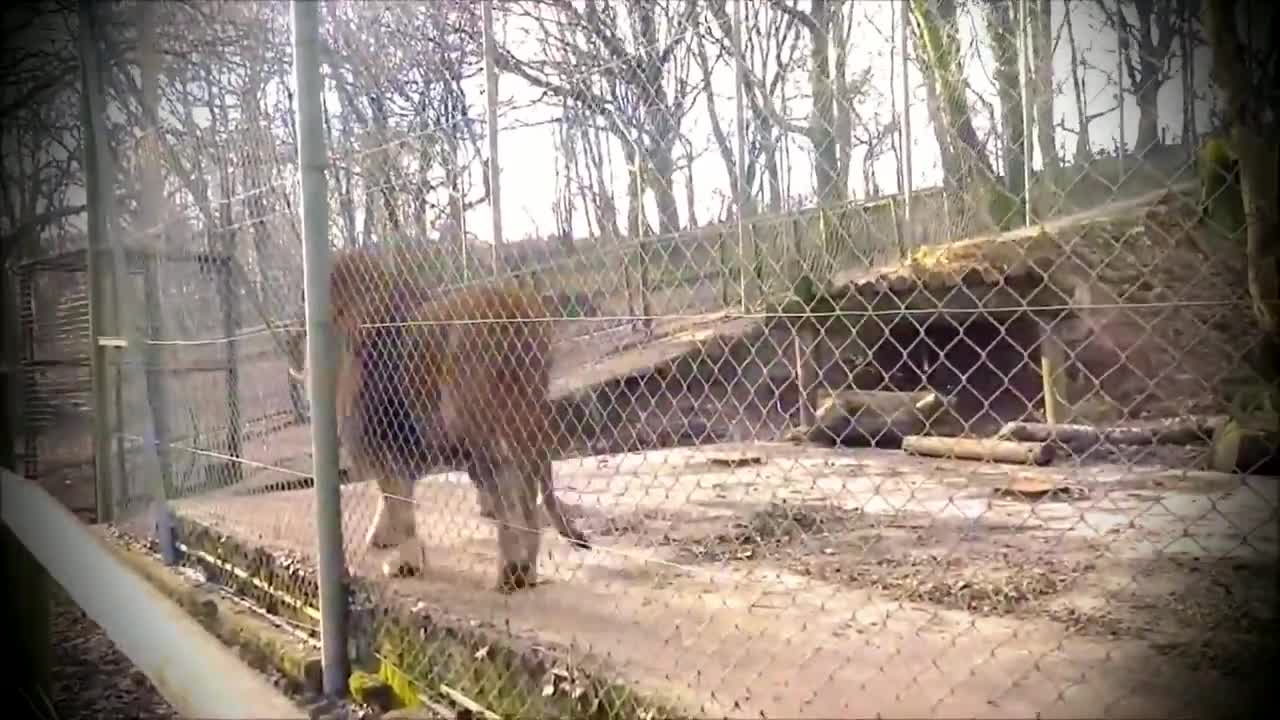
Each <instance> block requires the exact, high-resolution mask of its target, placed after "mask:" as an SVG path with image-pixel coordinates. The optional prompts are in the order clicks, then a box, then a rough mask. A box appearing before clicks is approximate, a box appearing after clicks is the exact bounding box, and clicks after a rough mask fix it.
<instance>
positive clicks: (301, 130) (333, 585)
mask: <svg viewBox="0 0 1280 720" xmlns="http://www.w3.org/2000/svg"><path fill="white" fill-rule="evenodd" d="M293 73H294V87H295V88H296V92H295V93H294V97H296V98H297V100H296V103H297V104H296V107H295V108H294V112H295V113H296V116H297V126H298V167H299V169H300V170H301V173H302V183H301V198H300V203H299V204H300V207H301V211H302V240H303V266H302V267H303V285H304V286H305V287H306V304H307V373H308V383H307V385H308V388H309V394H310V402H311V447H312V453H311V455H312V474H313V476H314V477H315V488H316V530H317V537H316V542H317V545H318V555H319V557H320V562H319V568H318V569H319V585H320V642H321V646H322V650H321V655H322V660H323V667H324V692H325V694H326V695H329V696H330V697H341V696H342V695H343V694H344V693H345V692H346V684H347V675H348V670H349V668H348V661H347V633H346V592H345V588H344V587H343V574H344V560H345V558H344V555H343V550H342V508H341V504H340V503H341V495H340V493H339V488H338V423H337V405H336V394H337V387H336V382H335V380H336V369H337V368H336V364H335V356H336V354H337V352H336V351H337V345H336V343H335V340H334V337H333V322H332V318H331V315H330V307H329V274H330V271H331V269H332V268H331V264H332V260H331V258H330V257H329V229H328V221H329V207H328V205H329V201H328V189H327V186H326V183H327V178H326V176H325V167H326V164H327V161H328V158H327V156H326V153H327V150H326V148H325V142H324V118H323V117H322V116H321V112H322V111H321V108H320V94H321V93H322V92H323V90H324V86H323V84H322V81H321V77H320V3H318V2H297V1H296V0H295V2H294V3H293Z"/></svg>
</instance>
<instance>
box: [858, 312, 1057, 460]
mask: <svg viewBox="0 0 1280 720" xmlns="http://www.w3.org/2000/svg"><path fill="white" fill-rule="evenodd" d="M1038 338H1039V328H1038V326H1037V324H1036V323H1035V322H1034V320H1033V319H1032V318H1030V317H1028V316H1026V315H1025V314H1007V315H1005V316H1004V317H999V316H994V315H991V314H983V313H970V314H965V315H961V314H959V313H952V314H949V315H943V314H941V313H939V314H935V315H932V316H927V317H920V318H912V317H906V318H901V319H899V320H897V321H895V322H894V323H893V324H892V325H890V327H889V328H888V331H887V332H886V334H885V337H884V339H883V340H882V341H881V342H880V344H879V345H878V346H877V347H876V348H875V349H874V350H873V351H872V359H873V361H874V363H875V365H876V366H877V367H878V368H879V369H880V370H881V371H882V372H883V373H884V378H885V379H884V384H885V387H886V389H891V390H898V391H904V392H911V391H916V390H922V389H930V390H933V391H935V392H938V393H941V394H943V395H945V396H947V397H949V398H951V401H952V403H953V406H954V408H955V410H956V413H957V414H958V415H959V416H960V418H961V419H962V420H964V421H965V425H966V428H967V430H968V432H969V433H972V434H976V435H987V434H990V433H993V432H995V431H996V430H997V429H999V427H1000V426H1001V425H1003V424H1004V423H1005V422H1008V421H1011V420H1023V419H1026V418H1027V417H1028V416H1029V415H1031V414H1032V413H1034V412H1035V411H1036V410H1037V409H1038V408H1039V406H1040V402H1041V396H1042V394H1043V389H1042V385H1041V380H1040V372H1039V364H1040V361H1039V352H1038V351H1037V349H1036V347H1037V344H1038Z"/></svg>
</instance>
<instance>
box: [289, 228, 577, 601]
mask: <svg viewBox="0 0 1280 720" xmlns="http://www.w3.org/2000/svg"><path fill="white" fill-rule="evenodd" d="M375 252H385V251H371V250H352V251H343V252H339V253H337V254H336V257H335V258H334V264H333V274H332V278H331V280H330V292H331V297H330V304H331V307H332V309H333V310H332V313H333V314H332V319H333V323H334V328H335V331H336V333H337V335H338V339H339V341H340V344H341V345H343V347H342V350H341V355H340V358H339V360H340V362H339V369H338V381H337V382H338V386H337V396H338V397H337V402H338V428H339V438H340V442H341V443H342V445H343V446H344V447H345V448H346V449H347V451H348V454H349V455H350V457H351V461H352V472H353V475H354V477H355V478H356V480H357V481H363V480H366V479H368V478H369V476H370V475H372V476H373V477H374V478H375V480H376V482H377V485H378V488H379V490H380V496H379V502H378V512H377V516H376V518H375V519H374V523H373V526H372V528H370V532H369V536H368V539H367V541H368V543H369V545H370V546H371V547H376V548H392V547H394V548H396V551H397V558H396V560H395V562H392V563H388V564H386V565H384V571H385V572H386V573H387V574H390V575H412V574H416V573H417V572H418V571H419V570H420V569H421V565H422V562H423V555H424V552H423V548H422V546H421V544H420V540H419V539H418V537H417V528H416V522H415V517H414V506H413V487H414V484H415V482H416V480H417V479H418V478H420V477H422V476H423V475H426V474H427V473H429V472H432V471H434V470H439V469H442V468H446V467H447V468H451V469H455V470H461V471H465V472H466V473H467V474H468V475H469V476H470V477H471V481H472V483H473V484H474V485H475V487H476V490H477V493H478V496H479V503H480V511H481V514H482V515H483V516H485V517H488V518H491V519H493V520H494V521H495V522H496V523H497V525H498V528H497V531H498V563H499V567H498V582H497V589H498V590H499V591H501V592H511V591H513V590H518V589H521V588H524V587H528V586H530V585H532V584H534V582H535V581H536V575H537V572H536V571H537V556H538V550H539V545H540V541H541V535H540V531H541V525H542V523H541V513H540V512H539V508H538V505H537V498H538V496H539V494H541V498H542V503H543V505H545V509H546V512H547V514H548V515H550V517H551V520H552V523H553V524H554V525H555V527H556V529H557V530H558V531H559V533H560V534H561V535H562V536H564V537H565V538H566V539H568V540H569V541H570V542H571V543H572V544H573V545H574V546H575V547H578V548H582V549H589V548H590V547H591V545H590V543H589V542H588V540H587V537H586V535H584V534H583V533H582V532H581V531H579V530H578V529H577V527H576V526H575V525H574V524H573V523H572V522H571V521H570V520H569V519H568V518H567V517H565V514H564V512H563V510H562V508H561V506H560V502H559V499H558V498H557V497H556V494H555V488H554V487H553V485H552V476H551V449H552V447H553V441H554V436H553V429H554V428H553V423H554V415H553V407H552V403H551V400H550V398H549V397H548V391H549V385H550V351H551V329H552V323H551V322H550V320H551V316H550V315H549V312H548V311H549V303H548V302H547V301H546V300H545V299H544V298H543V297H542V296H540V295H538V294H536V293H533V292H530V291H527V290H523V289H521V288H518V287H515V286H514V285H513V284H499V283H495V284H490V285H485V286H480V287H473V288H467V289H462V290H458V291H452V292H449V293H444V294H443V295H442V296H441V297H438V298H435V299H431V300H427V299H424V298H423V297H422V293H421V290H420V288H419V287H418V286H417V284H415V283H414V282H406V281H404V280H402V279H400V278H398V277H397V275H395V274H393V272H392V267H391V263H392V260H393V259H394V257H390V258H389V257H386V256H382V255H376V254H375ZM304 365H305V361H304ZM296 375H297V373H295V376H296Z"/></svg>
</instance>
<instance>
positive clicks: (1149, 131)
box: [1133, 82, 1160, 156]
mask: <svg viewBox="0 0 1280 720" xmlns="http://www.w3.org/2000/svg"><path fill="white" fill-rule="evenodd" d="M1159 94H1160V86H1159V85H1157V84H1156V83H1154V82H1148V83H1147V84H1146V85H1144V86H1143V87H1142V88H1141V89H1140V90H1138V94H1137V100H1138V138H1137V140H1135V141H1134V146H1133V149H1134V152H1135V153H1136V154H1137V155H1139V156H1141V155H1143V154H1144V153H1146V152H1148V151H1149V150H1151V148H1152V147H1154V146H1156V145H1157V144H1159V142H1160V106H1159V104H1158V103H1157V100H1158V96H1159Z"/></svg>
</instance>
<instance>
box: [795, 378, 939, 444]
mask: <svg viewBox="0 0 1280 720" xmlns="http://www.w3.org/2000/svg"><path fill="white" fill-rule="evenodd" d="M946 408H947V402H946V400H945V399H943V398H942V397H941V396H940V395H938V394H937V393H933V392H914V393H907V392H890V391H879V390H842V391H840V392H837V393H835V394H834V395H832V396H830V397H829V398H827V399H826V401H824V402H823V403H822V404H821V405H820V406H819V407H818V411H817V413H816V418H815V422H814V424H813V425H812V426H811V427H810V428H809V430H808V433H807V437H808V440H809V441H810V442H819V443H832V444H836V445H845V446H853V447H887V448H896V447H900V446H901V444H902V438H904V437H906V436H908V435H918V434H920V433H923V432H925V431H926V430H927V429H928V427H929V423H930V421H931V420H933V419H934V418H935V417H937V416H938V414H939V413H940V412H941V411H942V410H944V409H946Z"/></svg>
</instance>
